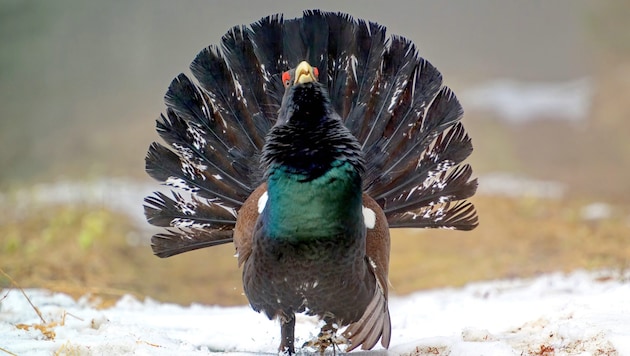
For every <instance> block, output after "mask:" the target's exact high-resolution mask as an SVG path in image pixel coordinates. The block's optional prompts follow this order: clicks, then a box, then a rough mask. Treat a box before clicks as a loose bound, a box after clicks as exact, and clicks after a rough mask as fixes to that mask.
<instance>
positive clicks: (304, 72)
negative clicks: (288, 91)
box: [293, 61, 317, 84]
mask: <svg viewBox="0 0 630 356" xmlns="http://www.w3.org/2000/svg"><path fill="white" fill-rule="evenodd" d="M315 81H317V79H316V78H315V73H314V72H313V67H311V65H310V64H308V62H306V61H302V62H301V63H300V64H298V66H297V68H295V81H294V83H293V84H304V83H311V82H315Z"/></svg>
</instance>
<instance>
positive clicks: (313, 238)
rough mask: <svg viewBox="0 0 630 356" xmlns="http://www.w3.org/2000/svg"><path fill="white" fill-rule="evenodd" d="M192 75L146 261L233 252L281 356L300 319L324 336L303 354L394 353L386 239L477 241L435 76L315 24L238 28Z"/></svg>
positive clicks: (387, 45)
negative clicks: (446, 234) (418, 234)
mask: <svg viewBox="0 0 630 356" xmlns="http://www.w3.org/2000/svg"><path fill="white" fill-rule="evenodd" d="M190 70H191V72H192V76H193V78H191V77H190V76H188V75H186V74H183V73H182V74H179V75H178V76H177V77H176V78H175V79H173V81H172V82H171V84H170V86H169V87H168V90H167V92H166V94H165V97H164V100H165V105H166V111H165V113H164V114H161V115H160V117H159V118H158V119H157V121H156V130H157V132H158V134H159V136H160V137H161V138H162V139H163V141H164V142H165V144H162V143H159V142H153V143H152V144H151V145H150V147H149V150H148V152H147V155H146V158H145V168H146V172H147V173H148V174H149V175H150V176H151V177H152V178H154V179H156V180H158V181H160V182H162V183H163V184H165V185H166V186H168V187H170V188H171V189H172V190H171V192H170V195H169V194H166V193H163V192H160V191H156V192H154V193H153V194H152V195H150V196H147V197H146V198H145V203H144V210H145V215H146V218H147V221H148V222H149V223H150V224H153V225H156V226H159V227H163V228H165V230H163V231H162V232H160V233H157V234H155V235H154V236H153V237H152V238H151V246H152V250H153V253H154V254H155V255H157V256H158V257H162V258H166V257H170V256H173V255H177V254H180V253H184V252H187V251H192V250H196V249H200V248H206V247H210V246H216V245H221V244H225V243H233V244H234V246H235V249H236V256H237V264H238V266H239V267H241V268H242V281H243V290H244V292H245V296H246V297H247V299H248V301H249V303H250V306H251V307H252V309H253V310H254V311H256V312H262V313H264V314H265V315H266V316H267V317H269V319H277V320H278V321H279V324H280V345H279V348H278V351H279V352H280V353H284V354H289V355H291V354H294V353H295V352H296V349H297V345H296V344H295V337H294V333H295V321H296V314H299V313H306V314H307V315H311V316H315V317H317V318H318V319H319V320H321V321H322V322H323V326H322V327H321V330H320V332H319V335H318V337H317V338H315V339H314V340H313V341H311V342H308V343H306V344H305V345H303V346H302V347H314V348H316V349H318V350H319V351H320V353H322V354H323V353H324V351H325V350H326V349H327V348H328V347H333V348H335V347H339V345H342V344H344V343H345V344H346V348H345V351H346V352H349V351H352V350H354V349H357V348H359V347H361V349H363V350H370V349H372V348H374V347H375V346H376V345H377V343H378V342H379V341H380V343H381V346H382V347H383V348H388V347H389V344H390V341H391V325H392V324H391V318H390V314H389V307H388V289H389V280H388V273H389V258H390V229H392V228H444V229H453V230H464V231H466V230H472V229H474V228H475V227H477V225H478V216H477V212H476V210H475V207H474V205H473V204H472V203H471V202H469V201H467V199H469V198H470V197H472V196H473V195H474V194H475V192H476V188H477V179H476V178H473V177H472V168H471V166H470V165H469V164H468V163H465V162H464V161H465V159H466V158H467V157H468V156H469V155H470V154H471V153H472V150H473V147H472V142H471V139H470V137H469V136H468V134H467V133H466V131H465V129H464V126H463V124H462V123H461V118H462V116H463V109H462V106H461V105H460V103H459V101H458V100H457V97H456V96H455V94H454V93H453V92H452V90H451V89H449V88H448V87H447V86H445V85H444V84H443V80H442V74H441V73H440V72H439V71H438V70H437V69H436V68H435V67H434V66H433V65H432V64H431V63H429V61H427V60H426V59H424V58H422V57H421V56H420V55H419V53H418V50H417V48H416V46H415V45H414V44H413V43H412V42H411V41H410V40H408V39H407V38H405V37H402V36H398V35H391V36H388V35H387V33H386V28H385V27H384V26H382V25H380V24H378V23H375V22H370V21H366V20H363V19H355V18H354V17H352V16H351V15H349V14H345V13H338V12H325V11H320V10H305V11H304V12H303V14H302V16H301V17H298V18H292V19H284V16H283V15H282V14H275V15H270V16H267V17H263V18H262V19H260V20H259V21H257V22H254V23H252V24H250V25H238V26H234V27H233V28H231V29H230V30H229V31H228V32H227V33H226V34H225V35H224V36H223V37H222V38H221V43H220V45H210V46H208V47H206V48H205V49H203V50H202V51H201V52H200V53H199V54H198V55H197V56H196V58H195V59H194V60H193V62H192V63H191V65H190ZM341 329H343V330H342V331H341V334H340V335H339V336H338V335H337V333H338V332H339V331H340V330H341ZM235 332H236V330H235ZM333 350H334V349H333Z"/></svg>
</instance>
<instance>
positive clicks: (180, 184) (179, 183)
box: [164, 176, 199, 192]
mask: <svg viewBox="0 0 630 356" xmlns="http://www.w3.org/2000/svg"><path fill="white" fill-rule="evenodd" d="M164 184H166V185H168V186H169V187H173V188H179V189H183V190H187V191H190V192H196V191H198V190H199V188H197V187H193V186H191V185H190V184H188V182H186V181H185V180H184V179H181V178H179V177H173V176H170V177H168V178H167V179H166V181H165V182H164Z"/></svg>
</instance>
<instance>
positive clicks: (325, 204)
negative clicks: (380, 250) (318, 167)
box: [262, 161, 365, 242]
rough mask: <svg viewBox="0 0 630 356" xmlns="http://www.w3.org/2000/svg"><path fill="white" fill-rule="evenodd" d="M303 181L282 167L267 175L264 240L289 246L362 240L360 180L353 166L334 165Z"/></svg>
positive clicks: (335, 162) (338, 162) (341, 163)
mask: <svg viewBox="0 0 630 356" xmlns="http://www.w3.org/2000/svg"><path fill="white" fill-rule="evenodd" d="M303 178H304V177H303V176H301V175H300V174H295V173H292V172H291V171H290V170H287V169H283V167H276V168H273V169H272V170H271V172H270V173H269V175H268V179H267V194H268V200H267V204H266V207H265V210H264V212H263V217H262V218H263V219H265V226H266V230H267V231H266V234H265V235H266V236H268V237H269V238H272V239H276V240H285V241H290V242H302V241H308V240H321V239H336V238H337V239H338V238H348V239H352V238H357V237H359V236H362V231H364V229H365V227H364V223H363V215H362V209H361V208H362V190H361V177H360V174H359V172H357V170H356V169H355V167H353V166H352V164H350V163H348V162H341V161H334V162H333V165H332V167H331V168H330V169H329V170H328V171H326V172H325V173H324V174H322V175H321V176H319V177H317V178H315V179H311V180H304V179H303Z"/></svg>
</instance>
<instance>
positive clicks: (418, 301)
mask: <svg viewBox="0 0 630 356" xmlns="http://www.w3.org/2000/svg"><path fill="white" fill-rule="evenodd" d="M628 277H629V276H628V275H625V276H622V275H619V274H618V273H614V272H598V273H590V272H582V271H578V272H574V273H571V274H569V275H564V274H559V273H557V274H550V275H544V276H541V277H538V278H535V279H530V280H520V279H519V280H506V281H496V282H484V283H475V284H471V285H469V286H467V287H464V288H460V289H438V290H430V291H424V292H418V293H415V294H413V295H410V296H407V297H404V298H402V297H400V298H393V299H392V300H391V304H390V308H391V313H392V328H393V332H392V344H391V347H390V350H389V351H388V352H386V351H384V350H377V351H372V352H371V353H369V354H371V355H401V354H409V353H411V354H413V355H417V354H421V355H422V354H437V355H447V354H450V355H523V354H524V355H528V354H536V355H551V354H554V353H555V354H556V355H578V354H584V355H617V354H619V355H630V302H629V301H630V282H629V280H628ZM26 292H27V294H28V295H29V296H30V298H31V300H32V302H33V304H34V305H35V306H37V307H38V308H39V309H40V310H41V312H42V314H43V316H44V318H45V319H46V322H47V323H49V324H51V323H53V322H57V323H60V322H61V320H62V316H63V314H64V313H67V315H66V317H65V323H64V325H58V326H54V324H51V325H50V327H49V328H47V330H48V331H54V333H55V334H56V336H55V337H54V339H53V340H47V339H46V338H45V337H44V336H43V334H42V332H41V331H40V330H37V329H35V328H33V327H30V328H29V330H23V328H24V327H25V326H24V325H20V327H21V328H18V327H16V325H19V324H26V325H27V326H29V325H30V326H32V325H42V322H41V320H40V319H39V318H38V317H37V315H36V314H35V312H34V311H33V309H32V307H31V306H30V305H29V304H28V302H27V300H26V299H25V298H24V296H23V295H22V294H21V292H20V291H19V290H10V291H9V290H4V291H2V292H1V294H0V348H2V349H3V350H2V351H9V352H11V353H14V354H17V355H50V354H52V353H53V352H55V351H61V353H62V354H64V353H65V354H67V353H70V354H96V355H117V354H136V355H190V354H197V355H208V354H219V353H221V354H229V355H253V354H275V353H276V351H275V350H276V347H277V345H278V337H279V327H278V325H277V324H276V322H273V321H269V320H267V319H266V318H265V317H264V316H262V315H261V314H257V313H255V312H253V311H252V310H251V309H250V308H249V307H245V306H243V307H230V308H225V307H217V306H206V305H191V306H187V307H184V306H179V305H174V304H165V303H158V302H155V301H152V300H146V301H138V300H136V299H134V298H132V297H124V298H122V299H121V300H120V301H119V302H118V303H117V304H116V305H115V306H114V307H112V308H109V309H104V310H98V309H96V308H94V307H93V306H92V305H91V304H90V302H88V299H87V298H85V299H82V300H79V301H74V300H73V299H71V298H70V297H68V296H67V295H64V294H55V293H51V292H48V291H45V290H27V291H26ZM316 331H317V325H316V322H315V321H313V320H312V319H310V318H306V317H304V318H300V319H298V324H297V330H296V338H297V343H298V344H299V345H301V344H302V343H303V342H305V341H306V340H308V339H310V338H311V337H313V335H314V333H315V332H316ZM303 352H304V353H306V351H304V350H303ZM1 353H2V352H0V354H1ZM353 354H357V355H360V354H364V353H362V352H353Z"/></svg>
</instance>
